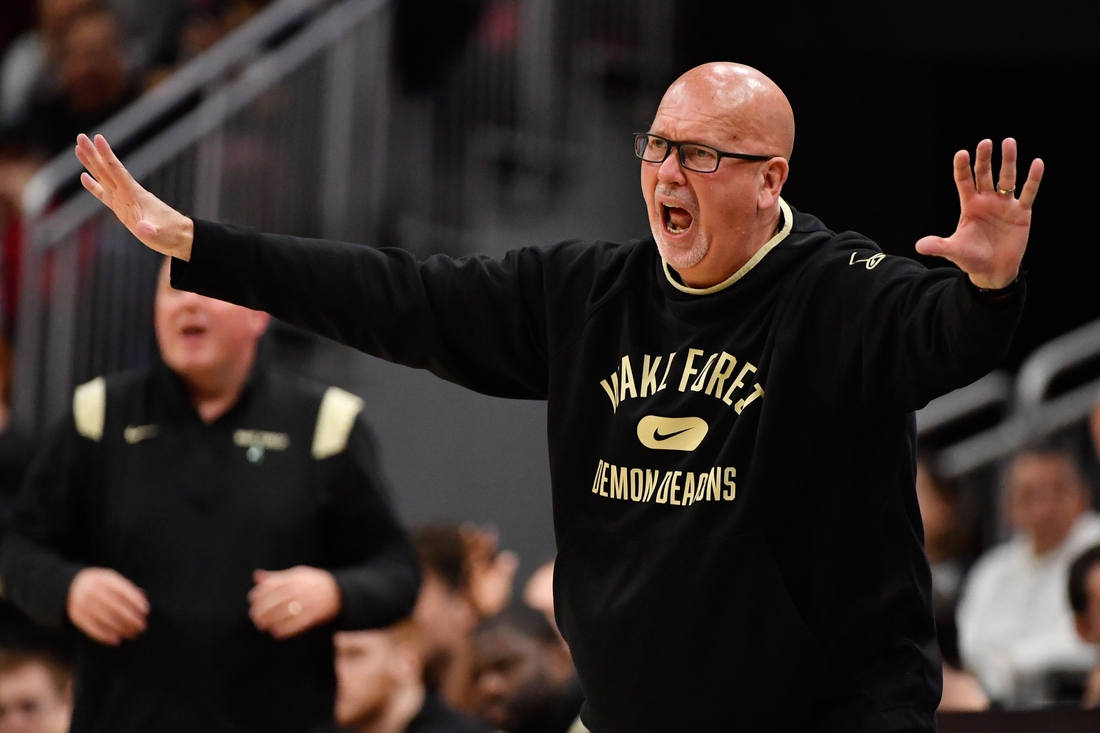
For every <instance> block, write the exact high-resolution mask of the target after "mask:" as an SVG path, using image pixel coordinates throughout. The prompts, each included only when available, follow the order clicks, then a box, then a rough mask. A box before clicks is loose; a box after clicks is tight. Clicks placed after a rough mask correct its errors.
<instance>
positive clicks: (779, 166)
mask: <svg viewBox="0 0 1100 733" xmlns="http://www.w3.org/2000/svg"><path fill="white" fill-rule="evenodd" d="M790 170H791V169H790V165H789V164H788V163H787V160H786V158H772V159H771V160H769V161H766V162H765V163H764V167H763V170H761V176H762V178H763V185H761V187H760V196H759V198H758V199H757V202H756V205H757V207H758V208H760V210H761V211H767V210H768V209H771V208H772V207H773V206H775V205H776V202H778V201H779V194H780V193H782V191H783V184H785V183H786V182H787V175H788V174H789V173H790Z"/></svg>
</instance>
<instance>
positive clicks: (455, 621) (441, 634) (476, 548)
mask: <svg viewBox="0 0 1100 733" xmlns="http://www.w3.org/2000/svg"><path fill="white" fill-rule="evenodd" d="M415 542H416V546H417V550H418V552H419V555H420V569H421V577H422V581H421V585H420V595H419V597H418V598H417V602H416V608H415V609H414V610H413V620H414V621H415V622H416V625H417V631H418V636H419V639H420V644H421V646H422V649H423V654H424V677H425V680H426V681H427V684H428V689H430V690H433V691H436V692H438V693H439V695H440V696H441V697H442V698H443V699H444V700H446V702H447V704H449V705H451V706H452V707H454V708H456V709H458V710H461V711H463V712H472V711H473V710H474V700H473V692H474V691H473V672H472V664H473V638H472V634H473V630H474V627H475V626H476V625H477V623H478V621H479V620H480V619H482V618H485V617H487V616H491V615H493V614H495V613H498V612H499V611H500V610H501V609H502V608H504V606H505V605H506V604H507V603H508V600H509V599H510V598H511V596H512V582H513V580H514V578H515V574H516V568H517V567H518V565H519V559H518V558H517V557H516V555H515V553H513V552H510V551H501V550H500V549H499V547H498V544H499V541H498V537H497V533H496V530H495V529H494V528H492V527H490V526H484V527H478V526H477V525H474V524H470V523H467V524H462V525H458V524H455V523H452V522H435V523H431V524H426V525H423V526H421V527H419V528H418V529H417V531H416V533H415Z"/></svg>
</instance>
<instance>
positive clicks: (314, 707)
mask: <svg viewBox="0 0 1100 733" xmlns="http://www.w3.org/2000/svg"><path fill="white" fill-rule="evenodd" d="M267 322H268V316H267V314H264V313H258V312H255V311H250V310H248V309H245V308H241V307H239V306H235V305H230V304H228V303H223V302H220V301H216V300H212V299H209V298H203V297H201V296H197V295H194V294H192V293H184V292H181V291H178V290H175V289H173V288H172V287H171V285H170V282H169V263H168V261H166V262H165V265H164V267H163V268H162V270H161V275H160V280H159V283H158V288H157V294H156V301H155V326H156V328H155V330H156V336H157V343H158V345H159V346H160V351H161V356H162V358H163V363H162V364H157V365H155V366H153V367H150V368H147V369H144V370H140V371H137V372H132V373H129V374H125V375H119V376H112V377H109V378H107V379H103V378H99V379H95V380H92V381H91V382H88V383H87V384H85V385H82V386H81V387H78V388H77V390H76V393H75V394H74V397H73V402H72V406H73V407H72V411H71V414H70V415H68V416H67V417H66V418H65V419H64V420H63V421H62V422H61V423H60V424H58V425H57V426H56V427H54V428H53V429H51V431H50V433H49V435H48V438H47V441H46V446H45V449H44V451H43V452H41V453H40V454H39V456H38V458H37V459H36V462H35V464H34V466H32V468H31V472H30V476H29V478H28V480H27V482H26V483H25V484H24V487H23V490H22V491H21V493H20V495H19V498H18V500H17V503H16V509H15V520H14V523H13V526H12V529H11V531H10V533H9V534H8V536H7V537H6V538H5V540H4V544H3V548H2V551H0V570H2V574H3V586H4V590H5V593H6V594H7V595H8V596H9V597H10V598H11V600H12V601H13V602H14V603H15V604H16V605H18V606H19V607H20V608H21V609H22V610H23V611H25V612H26V613H27V614H28V615H29V616H31V617H32V618H33V619H34V620H36V621H38V622H39V623H41V624H43V625H46V626H54V627H58V626H61V625H63V624H65V623H67V622H71V623H72V624H73V626H75V627H76V628H77V629H79V630H80V631H81V632H83V636H81V637H80V639H79V641H78V653H77V656H76V658H77V666H76V674H75V677H76V685H75V692H76V700H75V708H74V714H73V726H72V730H73V731H74V733H84V732H86V731H110V732H111V733H129V732H131V731H132V732H134V733H137V732H138V731H141V732H143V733H144V732H145V731H173V732H174V733H185V732H193V733H209V732H210V731H225V730H262V731H270V732H272V733H277V732H279V731H283V732H287V733H290V732H292V731H306V730H311V729H313V727H314V726H331V725H332V722H333V703H334V700H335V675H334V671H333V666H332V635H333V632H334V631H335V630H336V628H350V629H354V628H370V627H377V626H385V625H389V624H392V623H394V622H395V621H396V620H397V619H400V618H401V617H403V616H405V615H406V614H408V613H409V611H410V610H411V609H412V605H413V601H414V599H415V597H416V581H417V573H416V563H415V558H414V555H413V549H412V545H411V542H410V541H409V539H408V538H407V537H406V535H405V533H404V531H403V530H402V529H401V527H400V526H399V525H398V523H397V521H396V519H395V518H394V515H393V512H392V509H391V508H390V506H389V503H388V501H387V500H386V497H385V494H384V488H383V482H382V480H381V478H380V476H379V474H378V468H377V465H376V461H375V454H374V450H373V446H372V441H371V439H370V436H369V432H368V429H367V427H366V425H365V423H364V422H363V420H362V418H361V416H360V413H361V409H362V401H361V400H360V399H359V398H357V397H354V396H353V395H350V394H348V393H346V392H343V391H342V390H339V389H336V388H328V389H325V388H323V387H320V386H316V385H311V384H308V383H304V382H302V381H300V380H298V379H296V378H293V377H291V376H289V375H285V374H283V373H281V372H279V371H277V370H275V369H273V368H272V367H270V366H268V365H267V364H266V363H264V362H263V361H262V360H258V359H257V358H256V353H257V344H258V342H259V339H260V337H261V335H262V334H263V331H264V329H265V327H266V326H267Z"/></svg>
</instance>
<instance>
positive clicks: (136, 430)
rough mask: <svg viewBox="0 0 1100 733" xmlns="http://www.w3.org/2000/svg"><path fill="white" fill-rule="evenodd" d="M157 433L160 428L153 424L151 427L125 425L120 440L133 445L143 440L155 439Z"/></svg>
mask: <svg viewBox="0 0 1100 733" xmlns="http://www.w3.org/2000/svg"><path fill="white" fill-rule="evenodd" d="M159 432H160V427H159V426H157V425H156V424H155V423H154V424H152V425H127V426H126V429H125V430H123V431H122V438H123V440H125V441H126V442H127V443H129V444H130V445H134V444H135V443H140V442H141V441H143V440H148V439H149V438H155V437H157V434H158V433H159Z"/></svg>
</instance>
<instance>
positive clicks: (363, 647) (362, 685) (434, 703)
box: [333, 621, 485, 733]
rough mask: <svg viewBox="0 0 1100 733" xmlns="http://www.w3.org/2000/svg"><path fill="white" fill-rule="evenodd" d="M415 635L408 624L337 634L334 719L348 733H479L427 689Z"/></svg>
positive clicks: (409, 623) (476, 728)
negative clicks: (351, 732) (348, 732)
mask: <svg viewBox="0 0 1100 733" xmlns="http://www.w3.org/2000/svg"><path fill="white" fill-rule="evenodd" d="M415 636H416V629H415V625H414V624H413V623H412V622H410V621H403V622H401V623H398V624H397V625H395V626H392V627H390V628H388V629H378V630H374V631H341V632H338V633H337V634H336V636H335V638H334V640H333V641H334V646H335V648H336V685H337V687H336V690H337V691H336V721H337V722H338V723H339V724H340V725H342V726H343V727H345V728H347V729H348V730H350V731H353V733H483V732H484V731H485V728H483V727H482V726H481V725H479V724H478V723H477V722H475V721H473V720H470V719H469V718H466V717H465V716H463V715H461V714H460V713H458V712H455V711H454V710H452V709H451V708H449V707H447V706H446V705H445V704H444V703H443V702H442V701H441V700H440V699H439V697H438V696H436V695H435V694H434V693H431V692H428V691H427V690H426V688H425V686H424V681H423V678H422V669H421V662H420V652H419V650H418V646H417V644H416V639H415Z"/></svg>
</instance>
